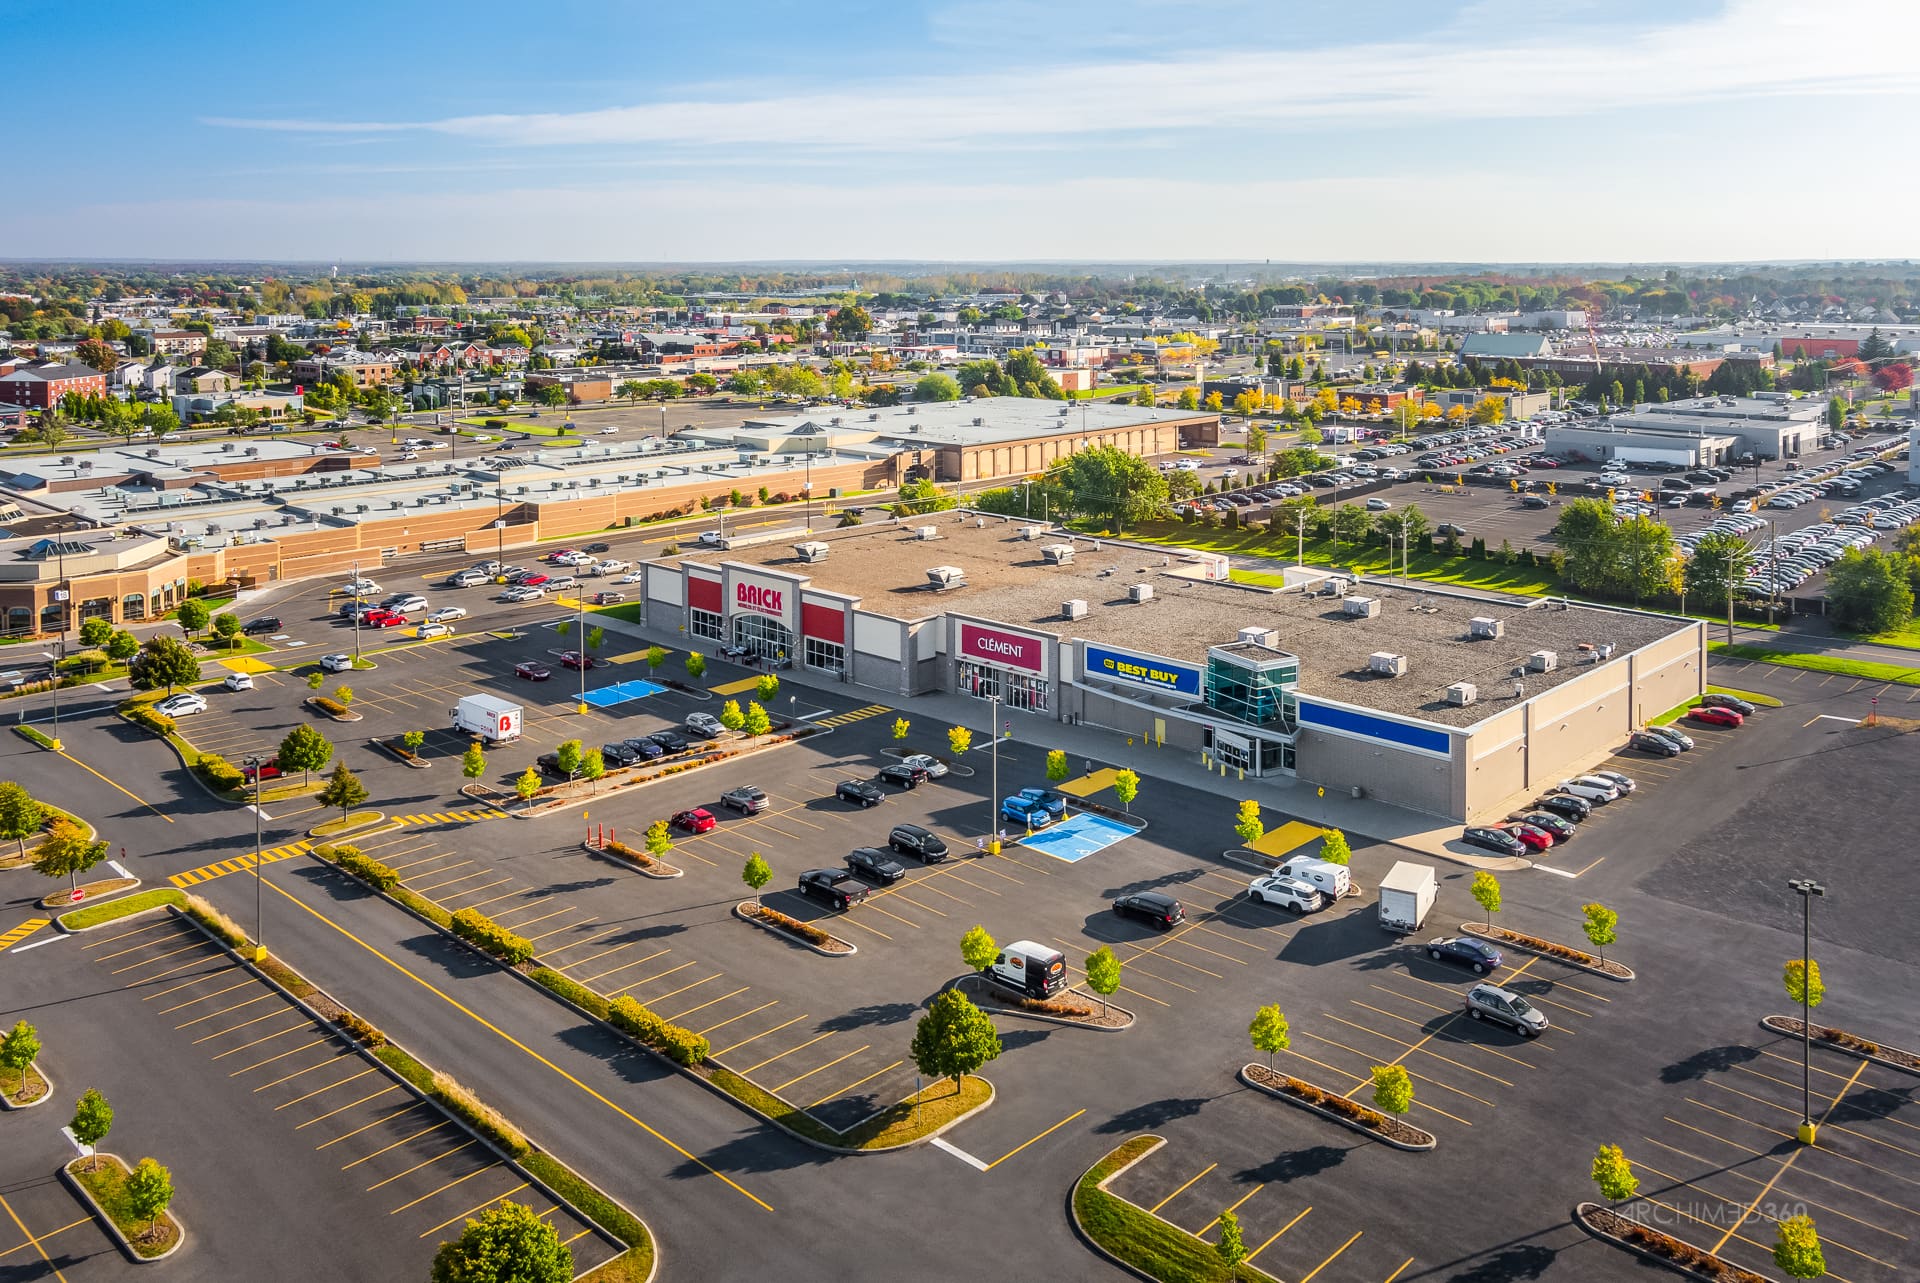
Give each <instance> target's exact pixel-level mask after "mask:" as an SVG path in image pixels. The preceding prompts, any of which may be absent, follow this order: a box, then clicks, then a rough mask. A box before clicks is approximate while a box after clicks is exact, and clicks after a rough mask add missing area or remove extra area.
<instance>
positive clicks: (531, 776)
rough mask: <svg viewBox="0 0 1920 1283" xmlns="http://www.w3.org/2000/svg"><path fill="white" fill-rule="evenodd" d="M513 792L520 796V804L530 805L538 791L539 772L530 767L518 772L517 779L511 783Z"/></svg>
mask: <svg viewBox="0 0 1920 1283" xmlns="http://www.w3.org/2000/svg"><path fill="white" fill-rule="evenodd" d="M513 791H514V792H515V793H518V794H519V795H520V800H521V801H522V802H526V803H529V804H531V803H532V801H533V795H534V794H535V793H538V792H539V791H540V772H538V771H536V770H534V769H533V768H532V767H531V766H529V767H528V768H527V769H526V770H524V771H522V772H520V775H519V778H517V779H516V780H514V782H513Z"/></svg>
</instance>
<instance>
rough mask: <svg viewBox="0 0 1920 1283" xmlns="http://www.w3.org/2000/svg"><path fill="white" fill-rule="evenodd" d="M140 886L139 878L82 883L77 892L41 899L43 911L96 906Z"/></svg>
mask: <svg viewBox="0 0 1920 1283" xmlns="http://www.w3.org/2000/svg"><path fill="white" fill-rule="evenodd" d="M139 885H140V879H139V878H98V879H96V880H94V881H92V882H82V883H81V884H80V885H79V887H78V888H77V890H67V891H55V892H53V893H51V894H49V895H43V896H41V897H40V907H41V908H42V909H70V908H72V907H73V906H74V905H76V904H94V903H98V902H99V901H101V900H105V899H108V898H109V897H111V896H116V895H122V894H124V893H126V892H128V891H132V890H134V889H135V888H137V887H138V886H139Z"/></svg>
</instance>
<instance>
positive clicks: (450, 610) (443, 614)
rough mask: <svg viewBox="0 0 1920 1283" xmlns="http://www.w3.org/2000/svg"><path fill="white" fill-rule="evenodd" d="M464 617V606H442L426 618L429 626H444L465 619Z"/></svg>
mask: <svg viewBox="0 0 1920 1283" xmlns="http://www.w3.org/2000/svg"><path fill="white" fill-rule="evenodd" d="M466 617H467V608H466V607H465V606H442V607H441V608H440V609H438V610H436V611H434V612H433V613H432V614H431V615H428V616H427V622H428V623H429V624H445V623H450V622H452V621H453V620H456V619H465V618H466Z"/></svg>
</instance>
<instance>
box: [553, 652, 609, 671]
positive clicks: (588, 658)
mask: <svg viewBox="0 0 1920 1283" xmlns="http://www.w3.org/2000/svg"><path fill="white" fill-rule="evenodd" d="M606 666H607V661H606V660H604V659H601V658H599V657H597V656H594V655H582V654H581V653H580V652H579V651H577V650H563V651H561V652H560V667H562V668H574V669H579V668H605V667H606Z"/></svg>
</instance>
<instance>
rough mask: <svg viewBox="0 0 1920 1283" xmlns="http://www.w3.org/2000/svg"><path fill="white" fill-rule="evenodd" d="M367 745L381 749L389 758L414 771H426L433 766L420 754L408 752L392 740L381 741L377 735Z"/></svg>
mask: <svg viewBox="0 0 1920 1283" xmlns="http://www.w3.org/2000/svg"><path fill="white" fill-rule="evenodd" d="M367 743H369V744H371V745H373V747H375V748H377V749H379V750H380V751H381V752H383V753H385V754H387V755H388V756H389V757H392V758H394V759H396V760H397V761H398V762H399V763H400V764H401V765H402V766H406V767H410V768H412V769H413V770H416V771H424V770H427V769H428V768H430V767H431V766H432V765H433V763H432V762H429V761H428V760H427V759H426V758H424V757H421V756H420V755H419V754H418V753H409V752H407V750H406V749H405V748H403V747H401V746H400V745H398V744H396V743H394V741H393V740H392V739H391V738H389V739H381V738H380V737H379V736H377V735H376V736H372V737H370V738H369V739H368V740H367Z"/></svg>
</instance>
